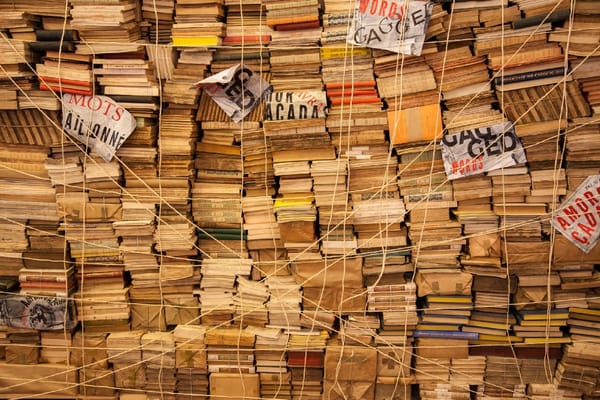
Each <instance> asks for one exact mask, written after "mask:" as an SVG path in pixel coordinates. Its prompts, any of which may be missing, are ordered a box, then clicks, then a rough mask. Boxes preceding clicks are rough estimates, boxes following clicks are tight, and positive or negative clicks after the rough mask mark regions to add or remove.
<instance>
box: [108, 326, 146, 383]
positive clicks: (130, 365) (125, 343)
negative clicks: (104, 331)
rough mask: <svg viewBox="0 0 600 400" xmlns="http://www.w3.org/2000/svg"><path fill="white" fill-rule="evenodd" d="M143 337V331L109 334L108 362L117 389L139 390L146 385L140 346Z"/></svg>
mask: <svg viewBox="0 0 600 400" xmlns="http://www.w3.org/2000/svg"><path fill="white" fill-rule="evenodd" d="M143 335H144V332H143V331H126V332H111V333H110V334H109V335H108V337H107V338H106V347H107V349H106V351H107V353H108V361H109V362H110V363H111V364H112V366H113V371H114V377H115V385H116V386H117V387H122V388H124V389H138V390H139V389H143V388H144V386H145V385H146V367H145V365H144V363H143V362H142V346H141V339H142V336H143Z"/></svg>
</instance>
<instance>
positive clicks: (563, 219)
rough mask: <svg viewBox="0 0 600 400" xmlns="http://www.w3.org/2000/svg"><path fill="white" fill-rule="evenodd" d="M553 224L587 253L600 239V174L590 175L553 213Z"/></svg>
mask: <svg viewBox="0 0 600 400" xmlns="http://www.w3.org/2000/svg"><path fill="white" fill-rule="evenodd" d="M551 222H552V225H553V226H554V227H555V228H556V230H557V231H559V232H560V233H562V234H563V235H564V236H565V237H566V238H567V239H569V240H570V241H571V242H572V243H573V244H574V245H575V246H577V247H579V248H580V249H581V250H583V251H584V252H586V253H589V251H590V250H592V249H593V248H594V246H596V243H598V239H600V175H592V176H588V177H587V178H586V179H585V181H583V183H582V184H581V185H579V187H578V188H577V189H576V190H575V191H574V192H573V193H571V195H569V197H567V199H566V200H565V201H564V202H563V203H562V204H561V206H560V208H559V209H558V210H557V211H556V212H554V214H553V215H552V220H551Z"/></svg>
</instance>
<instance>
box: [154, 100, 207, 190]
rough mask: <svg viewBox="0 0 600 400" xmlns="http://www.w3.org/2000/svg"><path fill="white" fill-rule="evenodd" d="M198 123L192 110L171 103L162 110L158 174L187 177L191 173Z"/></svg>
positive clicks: (165, 176) (166, 176) (169, 176)
mask: <svg viewBox="0 0 600 400" xmlns="http://www.w3.org/2000/svg"><path fill="white" fill-rule="evenodd" d="M198 133H199V129H198V125H197V123H196V121H194V116H193V110H192V109H190V107H188V106H186V105H183V106H177V105H175V104H173V105H172V106H171V107H169V108H168V109H166V110H164V111H163V114H162V117H161V119H160V126H159V134H158V151H159V163H158V168H159V171H158V172H159V175H160V176H161V177H164V178H172V177H181V178H184V177H185V178H187V177H189V176H191V175H192V174H193V160H192V156H193V154H194V148H195V144H196V140H197V138H198Z"/></svg>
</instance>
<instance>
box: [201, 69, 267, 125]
mask: <svg viewBox="0 0 600 400" xmlns="http://www.w3.org/2000/svg"><path fill="white" fill-rule="evenodd" d="M193 86H194V87H195V88H202V89H204V91H205V92H206V93H208V95H209V96H210V97H212V99H213V100H214V101H215V102H216V103H217V104H218V105H219V107H221V108H222V109H223V111H225V114H227V115H228V116H230V117H231V119H232V120H233V121H234V122H240V121H241V120H242V119H244V117H245V116H246V115H248V114H250V112H251V111H252V110H254V109H255V108H256V106H258V104H259V103H260V101H261V99H262V98H263V97H264V96H265V95H267V93H269V92H270V91H271V85H269V83H268V82H267V81H265V80H264V79H263V78H262V77H261V76H260V75H259V74H257V73H255V72H253V71H252V70H250V69H249V68H247V67H243V66H242V65H240V64H237V65H235V66H233V67H231V68H227V69H226V70H224V71H221V72H219V73H218V74H215V75H213V76H209V77H208V78H206V79H204V80H201V81H198V82H196V83H194V85H193Z"/></svg>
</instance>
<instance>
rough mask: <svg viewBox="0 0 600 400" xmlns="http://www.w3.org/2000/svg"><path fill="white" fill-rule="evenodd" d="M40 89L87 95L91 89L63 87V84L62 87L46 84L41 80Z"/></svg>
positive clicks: (90, 92)
mask: <svg viewBox="0 0 600 400" xmlns="http://www.w3.org/2000/svg"><path fill="white" fill-rule="evenodd" d="M40 89H41V90H51V91H53V92H57V93H61V92H62V93H72V94H84V95H87V96H91V95H92V94H93V93H92V90H91V89H89V90H85V89H76V88H69V87H65V86H63V87H62V88H61V87H59V86H58V85H46V84H44V83H42V82H40Z"/></svg>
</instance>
